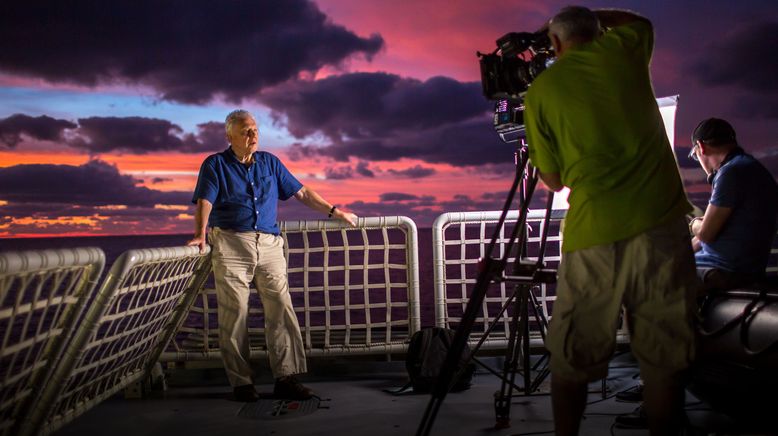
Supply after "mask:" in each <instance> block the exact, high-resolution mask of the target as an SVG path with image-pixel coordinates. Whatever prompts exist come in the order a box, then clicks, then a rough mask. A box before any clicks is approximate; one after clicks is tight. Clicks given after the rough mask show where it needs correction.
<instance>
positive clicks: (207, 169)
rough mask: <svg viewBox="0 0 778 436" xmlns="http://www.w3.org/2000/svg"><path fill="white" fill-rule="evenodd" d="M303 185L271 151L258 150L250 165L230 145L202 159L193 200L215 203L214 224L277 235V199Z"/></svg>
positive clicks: (215, 225) (193, 201) (210, 218)
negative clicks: (242, 160) (245, 163)
mask: <svg viewBox="0 0 778 436" xmlns="http://www.w3.org/2000/svg"><path fill="white" fill-rule="evenodd" d="M302 187H303V185H302V183H300V182H299V181H298V180H297V179H296V178H295V177H294V176H293V175H292V173H290V172H289V170H287V169H286V167H285V166H284V164H283V163H281V161H280V160H279V159H278V158H277V157H275V156H273V155H272V154H270V153H268V152H265V151H258V152H255V153H254V163H252V164H251V165H249V166H248V167H247V166H246V165H244V164H242V163H241V162H240V161H239V160H238V158H237V157H236V156H235V153H233V151H232V149H231V148H227V150H225V151H223V152H221V153H217V154H212V155H210V156H208V158H207V159H205V162H203V165H202V166H201V167H200V174H199V175H198V177H197V186H196V187H195V191H194V195H193V196H192V203H197V200H198V199H200V198H202V199H205V200H208V201H209V202H210V203H211V204H213V209H212V210H211V215H210V217H209V220H208V223H209V225H210V226H211V227H219V228H222V229H230V230H235V231H239V232H245V231H253V230H256V231H260V232H265V233H272V234H274V235H278V234H279V233H280V231H279V229H278V223H277V222H276V217H277V212H278V200H279V199H280V200H288V199H289V198H290V197H292V196H293V195H294V194H295V193H296V192H297V191H299V190H300V189H301V188H302Z"/></svg>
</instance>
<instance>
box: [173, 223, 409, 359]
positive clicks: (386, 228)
mask: <svg viewBox="0 0 778 436" xmlns="http://www.w3.org/2000/svg"><path fill="white" fill-rule="evenodd" d="M356 224H357V225H356V227H351V226H349V225H348V224H346V223H343V222H341V221H336V220H300V221H284V222H281V223H280V230H281V236H282V237H283V238H284V252H285V256H286V258H287V272H288V277H289V289H290V294H291V295H292V299H293V300H294V306H295V311H296V312H297V313H298V316H299V317H300V327H301V331H302V334H303V341H304V344H305V347H306V354H307V355H308V356H324V355H357V354H387V353H400V352H404V351H405V348H406V343H405V342H406V341H407V339H408V338H409V337H410V335H412V334H413V333H414V332H415V331H417V330H418V329H419V328H420V325H421V316H420V307H419V270H418V265H419V260H418V231H417V228H416V224H415V223H414V222H413V220H411V219H410V218H408V217H403V216H385V217H368V218H359V219H358V220H357V223H356ZM376 257H377V258H378V259H374V258H376ZM250 298H251V299H250V302H249V336H250V337H251V341H250V342H251V344H252V348H251V357H252V358H260V357H264V356H265V355H266V353H267V351H266V349H265V346H264V343H265V342H264V334H263V333H264V327H263V325H262V323H261V322H260V321H259V320H260V319H261V318H262V316H263V315H262V314H263V311H262V308H261V304H260V303H259V299H258V297H257V295H256V293H255V292H252V293H251V297H250ZM216 304H217V303H216V292H215V290H214V289H213V288H212V287H207V288H205V289H203V291H202V292H201V294H200V295H199V296H198V298H197V301H196V303H195V304H194V305H193V307H192V314H191V316H190V317H189V318H188V320H187V322H186V323H185V324H184V325H183V326H182V327H181V329H180V330H179V334H177V335H176V340H175V341H173V342H172V343H171V346H170V347H169V348H168V349H167V350H166V352H165V353H163V354H162V357H161V359H162V360H163V361H181V360H184V361H189V360H203V359H207V360H217V359H220V358H221V355H220V351H219V349H218V344H217V339H218V337H217V335H216V333H217V331H216V322H215V314H216Z"/></svg>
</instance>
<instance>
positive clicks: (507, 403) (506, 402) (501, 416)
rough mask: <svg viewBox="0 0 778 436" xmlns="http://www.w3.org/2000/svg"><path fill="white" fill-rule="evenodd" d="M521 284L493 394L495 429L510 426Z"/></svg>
mask: <svg viewBox="0 0 778 436" xmlns="http://www.w3.org/2000/svg"><path fill="white" fill-rule="evenodd" d="M521 286H522V285H518V286H516V293H517V294H519V296H517V298H516V299H515V300H514V312H513V316H512V317H511V324H510V336H509V338H508V347H507V349H506V350H505V362H504V364H503V373H502V376H501V377H500V378H501V379H502V383H501V384H500V390H499V391H498V392H495V395H494V414H495V421H496V422H495V425H494V427H495V428H497V429H501V428H508V427H510V426H511V418H510V415H511V399H512V398H513V389H514V387H515V386H516V385H515V381H516V372H517V371H518V364H519V353H520V351H521V348H520V347H519V345H518V340H519V322H520V319H521V314H522V312H521V306H522V305H523V303H522V301H521V297H520V295H521V293H522V290H521V289H520V288H521Z"/></svg>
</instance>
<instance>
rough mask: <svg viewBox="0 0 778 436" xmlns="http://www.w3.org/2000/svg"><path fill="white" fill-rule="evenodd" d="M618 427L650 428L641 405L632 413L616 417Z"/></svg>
mask: <svg viewBox="0 0 778 436" xmlns="http://www.w3.org/2000/svg"><path fill="white" fill-rule="evenodd" d="M616 427H618V428H648V418H647V417H646V411H645V410H644V409H643V406H642V405H640V406H639V407H638V408H637V409H635V410H634V411H633V412H632V413H625V414H624V415H618V416H616Z"/></svg>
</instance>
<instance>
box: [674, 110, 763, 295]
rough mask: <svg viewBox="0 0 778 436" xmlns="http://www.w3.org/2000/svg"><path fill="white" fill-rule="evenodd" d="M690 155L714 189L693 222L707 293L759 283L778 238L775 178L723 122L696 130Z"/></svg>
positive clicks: (710, 121)
mask: <svg viewBox="0 0 778 436" xmlns="http://www.w3.org/2000/svg"><path fill="white" fill-rule="evenodd" d="M689 157H690V158H692V159H694V160H696V161H698V162H699V163H700V166H701V167H702V169H703V171H705V174H707V175H708V182H709V183H710V184H711V185H712V186H713V189H712V192H711V197H710V202H709V204H708V207H707V208H706V209H705V215H704V216H703V217H699V218H694V219H693V220H692V221H691V222H690V223H689V229H690V230H691V232H692V235H694V238H693V239H692V243H693V245H694V250H695V251H696V253H695V260H696V262H697V272H698V275H699V276H700V278H701V279H702V281H703V283H704V286H705V289H706V290H726V289H732V288H736V287H740V286H748V285H750V284H752V283H754V282H756V281H758V280H760V279H761V278H763V277H764V273H765V268H766V267H767V262H768V260H769V258H770V248H771V246H772V242H773V239H774V238H775V227H776V216H778V185H776V183H775V178H773V176H772V174H770V172H769V171H768V170H767V168H765V167H764V166H763V165H762V164H761V163H759V161H758V160H756V159H754V157H753V156H751V155H750V154H747V153H746V152H745V151H744V150H743V149H742V148H740V146H739V145H738V143H737V139H736V136H735V129H733V128H732V126H731V125H730V124H729V123H728V122H726V121H725V120H722V119H719V118H708V119H707V120H704V121H702V122H701V123H700V124H699V125H698V126H697V128H696V129H694V133H693V134H692V150H691V152H690V153H689Z"/></svg>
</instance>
